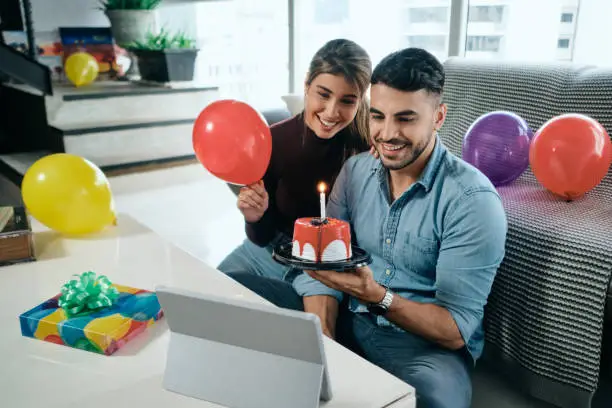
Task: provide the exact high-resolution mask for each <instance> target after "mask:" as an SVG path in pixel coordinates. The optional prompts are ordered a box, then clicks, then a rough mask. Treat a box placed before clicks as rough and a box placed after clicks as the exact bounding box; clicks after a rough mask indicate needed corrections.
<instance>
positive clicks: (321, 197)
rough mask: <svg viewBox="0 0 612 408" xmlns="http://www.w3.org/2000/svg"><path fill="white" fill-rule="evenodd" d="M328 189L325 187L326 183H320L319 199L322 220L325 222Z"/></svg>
mask: <svg viewBox="0 0 612 408" xmlns="http://www.w3.org/2000/svg"><path fill="white" fill-rule="evenodd" d="M326 189H327V186H326V185H325V183H323V182H320V183H319V197H320V200H321V220H324V219H325V218H326V217H325V190H326Z"/></svg>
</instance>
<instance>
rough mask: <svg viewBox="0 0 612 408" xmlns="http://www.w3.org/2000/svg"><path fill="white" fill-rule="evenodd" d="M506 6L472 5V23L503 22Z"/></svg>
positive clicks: (469, 19) (469, 12)
mask: <svg viewBox="0 0 612 408" xmlns="http://www.w3.org/2000/svg"><path fill="white" fill-rule="evenodd" d="M505 9H506V7H505V6H471V7H470V8H469V10H468V21H469V22H470V23H501V22H502V21H503V19H504V11H505Z"/></svg>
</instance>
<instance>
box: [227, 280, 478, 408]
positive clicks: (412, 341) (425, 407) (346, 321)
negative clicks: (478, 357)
mask: <svg viewBox="0 0 612 408" xmlns="http://www.w3.org/2000/svg"><path fill="white" fill-rule="evenodd" d="M229 276H230V277H231V278H233V279H234V280H235V281H237V282H238V283H240V284H242V285H243V286H245V287H247V288H248V289H250V290H252V291H253V292H255V293H257V294H259V295H260V296H262V297H264V298H266V299H267V300H269V301H270V302H272V303H274V304H275V305H277V306H279V307H283V308H287V309H294V310H303V308H304V305H303V302H302V298H301V297H300V296H299V295H298V294H297V293H296V292H295V290H294V289H293V287H292V286H291V284H289V283H287V282H283V281H280V280H275V279H268V278H265V277H262V276H256V275H253V274H250V273H230V274H229ZM336 341H337V342H338V343H340V344H342V345H343V346H345V347H346V348H348V349H350V350H352V351H353V352H355V353H356V354H358V355H360V356H362V357H364V358H365V359H367V360H369V361H370V362H371V363H373V364H376V365H377V366H379V367H381V368H382V369H384V370H386V371H388V372H389V373H391V374H393V375H395V376H396V377H398V378H400V379H401V380H403V381H405V382H406V383H408V384H410V385H412V386H413V387H414V388H415V389H416V394H417V407H418V408H469V406H470V404H471V399H472V381H471V368H470V366H471V361H470V359H469V357H468V356H467V352H465V353H464V352H463V351H451V350H447V349H444V348H442V347H440V346H438V345H436V344H434V343H432V342H430V341H428V340H425V339H423V338H422V337H420V336H417V335H414V334H412V333H409V332H406V331H398V330H396V329H393V328H391V327H380V326H377V325H376V323H375V321H374V319H373V316H372V315H370V314H365V313H353V312H351V311H350V310H349V309H348V308H347V307H346V305H344V304H343V305H340V309H339V312H338V319H337V322H336ZM372 387H376V384H372Z"/></svg>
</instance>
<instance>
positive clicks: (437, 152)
mask: <svg viewBox="0 0 612 408" xmlns="http://www.w3.org/2000/svg"><path fill="white" fill-rule="evenodd" d="M445 153H446V147H445V146H444V145H443V144H442V141H441V140H440V137H439V136H438V135H437V134H436V145H435V146H434V149H433V151H432V152H431V156H430V158H429V161H428V162H427V165H426V166H425V168H424V169H423V172H422V173H421V177H419V179H418V180H417V183H418V184H421V185H422V186H423V187H424V188H425V191H429V190H431V188H432V187H433V183H434V181H435V179H436V175H437V174H438V169H439V168H440V165H441V164H442V160H443V158H444V155H445ZM372 173H378V175H379V177H384V178H385V179H386V174H387V169H386V168H385V167H384V166H383V165H382V161H380V160H376V161H374V164H373V165H372Z"/></svg>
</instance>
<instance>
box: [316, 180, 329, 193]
mask: <svg viewBox="0 0 612 408" xmlns="http://www.w3.org/2000/svg"><path fill="white" fill-rule="evenodd" d="M317 189H318V190H319V193H324V192H325V191H326V190H327V185H326V184H325V183H324V182H320V183H319V185H318V186H317Z"/></svg>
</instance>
